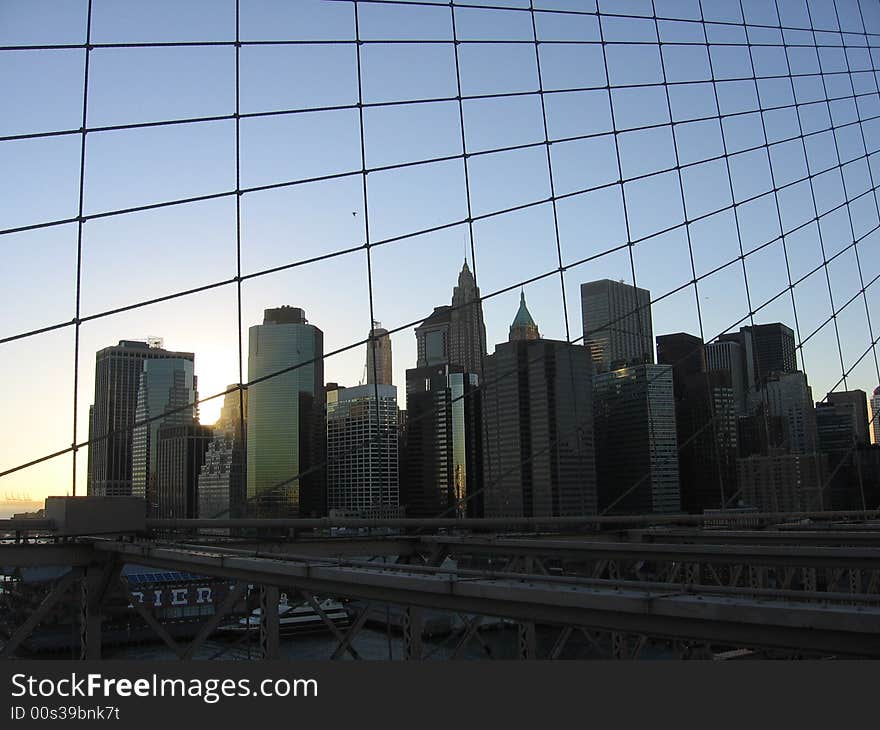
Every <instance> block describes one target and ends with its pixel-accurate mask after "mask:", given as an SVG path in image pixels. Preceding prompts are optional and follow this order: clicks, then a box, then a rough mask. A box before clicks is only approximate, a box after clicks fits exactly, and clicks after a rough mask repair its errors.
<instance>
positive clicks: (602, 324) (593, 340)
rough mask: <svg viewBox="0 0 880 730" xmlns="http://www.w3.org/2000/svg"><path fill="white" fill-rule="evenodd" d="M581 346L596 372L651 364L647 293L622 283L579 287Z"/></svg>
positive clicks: (589, 283) (595, 283)
mask: <svg viewBox="0 0 880 730" xmlns="http://www.w3.org/2000/svg"><path fill="white" fill-rule="evenodd" d="M581 315H582V319H583V328H584V345H586V346H587V348H588V349H589V350H590V353H591V355H592V358H593V366H594V370H595V372H597V373H602V372H606V371H608V370H613V369H615V368H617V367H621V366H629V365H635V364H642V363H648V364H653V362H654V332H653V327H652V324H651V292H649V291H648V290H647V289H640V288H638V287H635V286H631V285H630V284H626V283H624V282H622V281H611V280H610V279H601V280H599V281H590V282H587V283H585V284H581Z"/></svg>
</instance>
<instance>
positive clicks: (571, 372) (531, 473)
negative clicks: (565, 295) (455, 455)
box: [481, 295, 597, 517]
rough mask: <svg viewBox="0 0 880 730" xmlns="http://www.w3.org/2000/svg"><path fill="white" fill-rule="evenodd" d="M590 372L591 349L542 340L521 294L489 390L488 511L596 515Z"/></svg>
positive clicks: (489, 375) (490, 363)
mask: <svg viewBox="0 0 880 730" xmlns="http://www.w3.org/2000/svg"><path fill="white" fill-rule="evenodd" d="M590 372H591V361H590V354H589V352H588V350H587V349H586V348H585V347H583V346H580V345H572V344H569V343H568V342H560V341H555V340H543V339H540V337H539V335H538V327H537V325H536V324H535V322H534V320H533V319H532V316H531V314H530V313H529V311H528V308H527V307H526V303H525V295H521V296H520V306H519V310H518V312H517V314H516V317H515V318H514V321H513V324H512V325H511V327H510V337H509V340H508V341H507V342H504V343H501V344H499V345H497V346H496V347H495V352H494V353H493V354H491V355H489V356H488V357H487V358H486V372H485V375H486V377H485V381H484V383H483V386H482V388H481V390H482V395H483V399H482V405H483V419H484V422H485V439H486V440H485V442H484V444H483V475H484V488H485V492H484V495H485V496H484V513H485V516H486V517H556V516H578V515H589V514H595V512H596V501H597V500H596V470H595V463H594V456H593V412H592V394H591V390H590Z"/></svg>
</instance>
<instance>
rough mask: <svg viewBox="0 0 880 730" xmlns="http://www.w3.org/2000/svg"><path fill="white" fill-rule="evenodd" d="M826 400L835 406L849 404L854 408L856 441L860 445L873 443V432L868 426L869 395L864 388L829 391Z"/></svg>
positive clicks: (853, 417)
mask: <svg viewBox="0 0 880 730" xmlns="http://www.w3.org/2000/svg"><path fill="white" fill-rule="evenodd" d="M825 400H826V401H827V402H828V403H829V404H831V405H833V406H846V405H849V406H850V407H851V408H852V419H853V428H854V430H855V441H856V443H857V444H859V445H860V446H867V445H868V444H870V443H871V433H870V429H869V426H868V395H867V393H865V391H864V390H837V391H834V392H832V393H828V394H827V395H826V396H825Z"/></svg>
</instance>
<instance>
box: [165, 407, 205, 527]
mask: <svg viewBox="0 0 880 730" xmlns="http://www.w3.org/2000/svg"><path fill="white" fill-rule="evenodd" d="M213 438H214V432H213V429H212V428H211V427H210V426H202V425H200V424H198V423H195V422H191V423H188V424H177V423H163V424H162V426H161V427H160V428H159V430H158V432H157V434H156V439H157V444H156V495H157V499H156V515H157V516H158V517H159V518H167V519H172V518H180V519H192V518H195V517H198V516H199V514H198V510H199V473H200V472H201V470H202V464H203V463H204V461H205V453H206V452H207V450H208V445H209V444H210V443H211V440H212V439H213Z"/></svg>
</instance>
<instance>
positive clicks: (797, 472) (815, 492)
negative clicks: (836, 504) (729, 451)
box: [737, 454, 828, 512]
mask: <svg viewBox="0 0 880 730" xmlns="http://www.w3.org/2000/svg"><path fill="white" fill-rule="evenodd" d="M737 466H738V469H739V477H738V479H739V485H740V498H741V499H742V502H743V504H744V506H746V507H754V508H755V509H757V510H758V511H759V512H802V511H815V510H822V509H825V507H826V506H827V501H826V500H827V496H826V493H825V492H823V485H824V484H825V475H826V474H827V473H828V466H827V458H826V457H825V455H824V454H776V455H774V456H750V457H748V458H744V459H739V460H738V462H737Z"/></svg>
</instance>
